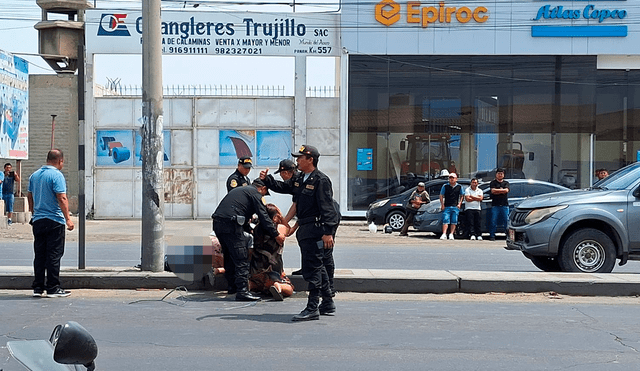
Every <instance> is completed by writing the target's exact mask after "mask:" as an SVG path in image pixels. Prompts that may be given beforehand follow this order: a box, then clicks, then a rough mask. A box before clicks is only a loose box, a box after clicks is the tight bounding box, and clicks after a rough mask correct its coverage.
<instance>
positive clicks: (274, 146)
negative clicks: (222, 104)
mask: <svg viewBox="0 0 640 371" xmlns="http://www.w3.org/2000/svg"><path fill="white" fill-rule="evenodd" d="M291 146H292V144H291V132H290V131H288V130H220V166H236V165H237V164H238V159H239V158H240V157H244V156H249V157H251V158H253V162H254V165H256V166H260V167H266V166H278V163H279V162H280V160H282V159H285V158H289V157H291Z"/></svg>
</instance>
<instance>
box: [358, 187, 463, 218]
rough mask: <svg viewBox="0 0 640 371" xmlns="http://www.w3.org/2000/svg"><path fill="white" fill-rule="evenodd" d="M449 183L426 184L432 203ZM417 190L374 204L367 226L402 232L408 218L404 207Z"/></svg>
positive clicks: (408, 190) (371, 206)
mask: <svg viewBox="0 0 640 371" xmlns="http://www.w3.org/2000/svg"><path fill="white" fill-rule="evenodd" d="M447 182H448V180H447V179H434V180H430V181H428V182H425V183H424V188H425V190H426V191H427V192H428V193H429V198H431V200H432V201H433V200H437V199H438V196H439V195H440V189H441V188H442V185H443V184H445V183H447ZM458 183H459V184H462V185H464V186H468V185H469V184H471V180H470V179H458ZM416 188H417V187H411V188H409V189H407V190H406V191H403V192H402V193H400V194H397V195H394V196H391V197H387V198H383V199H381V200H378V201H375V202H372V203H371V204H370V205H369V209H368V210H367V224H371V222H373V223H375V224H378V225H384V224H389V226H390V227H391V229H393V230H394V231H399V230H401V229H402V227H403V226H404V221H405V217H406V211H405V209H404V205H405V204H406V203H407V201H409V196H411V192H413V191H415V189H416ZM423 207H424V206H423Z"/></svg>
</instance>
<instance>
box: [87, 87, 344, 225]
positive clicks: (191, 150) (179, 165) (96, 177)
mask: <svg viewBox="0 0 640 371" xmlns="http://www.w3.org/2000/svg"><path fill="white" fill-rule="evenodd" d="M338 108H339V99H338V98H307V115H306V120H307V138H309V139H308V142H309V144H313V145H315V146H317V147H318V149H319V150H320V153H321V154H322V156H321V158H320V163H319V168H320V169H321V170H322V171H324V172H325V173H327V174H328V175H329V176H330V177H331V179H332V181H333V187H334V196H335V198H336V199H339V185H340V182H339V177H340V175H339V172H340V169H339V160H340V146H339V144H340V135H339V127H340V123H339V109H338ZM141 116H142V113H141V100H140V99H136V98H122V97H101V98H96V99H95V117H94V120H93V122H95V123H96V124H95V127H93V128H88V130H90V131H91V132H92V133H93V139H92V143H93V145H91V146H88V147H90V148H95V146H96V143H97V138H96V135H95V134H96V131H97V130H129V129H130V130H138V129H139V127H140V123H139V118H140V117H141ZM293 128H294V99H293V98H292V97H286V98H273V97H260V98H254V97H251V98H244V97H234V98H226V97H225V98H211V97H187V98H185V97H173V98H165V100H164V129H165V130H169V131H170V133H171V144H170V145H171V151H170V152H171V153H170V157H171V158H170V163H171V165H170V166H168V167H167V166H165V177H164V178H165V184H164V188H165V217H166V218H209V217H210V215H211V213H212V212H213V211H214V210H215V207H216V205H217V204H218V202H219V201H220V200H221V199H222V197H224V196H225V195H226V193H227V192H226V188H225V181H226V179H227V177H228V176H229V175H230V174H231V173H232V172H233V171H234V169H235V166H221V165H220V162H219V150H220V149H219V143H220V140H219V132H220V130H230V129H233V130H290V131H291V132H292V141H291V143H292V146H293V149H294V150H295V148H297V146H299V145H301V144H303V143H294V142H293ZM95 158H96V156H95V154H94V155H92V160H91V161H92V163H93V166H92V169H91V171H90V172H89V173H90V174H92V176H91V177H90V178H92V183H91V184H92V186H93V192H87V194H91V193H93V194H94V197H93V211H94V216H95V218H97V219H100V218H139V217H140V216H141V203H142V201H141V197H142V196H141V180H142V175H141V169H140V168H139V167H134V166H129V167H105V166H96V164H95ZM262 169H263V168H260V167H256V168H254V169H253V170H252V171H251V173H250V174H249V177H250V178H255V177H257V176H258V175H259V172H260V170H262ZM274 170H275V167H274V168H271V172H273V171H274ZM267 202H273V203H275V204H277V205H278V206H279V207H280V208H281V209H282V210H283V212H286V210H287V209H288V207H289V205H290V203H291V197H290V196H285V195H277V194H272V196H270V197H268V199H267Z"/></svg>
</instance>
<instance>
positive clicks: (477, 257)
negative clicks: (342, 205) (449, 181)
mask: <svg viewBox="0 0 640 371" xmlns="http://www.w3.org/2000/svg"><path fill="white" fill-rule="evenodd" d="M397 239H400V238H399V237H394V236H389V243H388V244H381V243H380V242H376V243H373V244H370V245H369V244H362V243H358V244H356V243H353V242H349V243H346V242H342V241H340V240H338V241H337V244H336V247H335V251H334V254H335V255H334V257H335V260H336V266H337V268H339V269H409V270H470V271H496V272H539V271H540V270H539V269H538V268H536V267H535V266H534V265H533V264H531V262H530V261H529V260H528V259H527V258H525V257H524V256H523V255H522V254H521V253H519V252H516V251H507V250H505V249H504V248H503V247H501V246H500V241H497V242H496V243H490V242H486V243H485V242H484V241H482V242H474V241H453V242H450V241H446V242H445V241H439V240H437V239H435V238H431V237H410V239H415V240H416V241H412V243H411V244H407V243H404V244H394V241H395V240H397ZM502 242H504V241H502ZM0 244H1V245H0V257H2V259H1V261H0V265H4V266H31V265H32V264H33V251H32V250H33V246H32V243H31V242H26V241H20V242H7V241H2V242H0ZM140 251H141V247H140V242H129V241H116V242H112V243H108V242H88V243H87V251H86V259H87V260H86V264H87V267H132V266H136V265H138V264H140V255H141V254H140ZM284 265H285V267H287V268H298V267H299V266H300V250H299V248H298V245H297V244H296V243H295V239H294V240H292V241H288V242H287V244H286V246H285V251H284ZM62 266H63V267H77V266H78V244H77V242H73V241H72V242H68V243H67V248H66V252H65V255H64V257H63V259H62ZM613 271H614V272H615V273H640V262H634V261H630V262H629V263H627V264H626V265H624V266H622V267H620V266H616V267H615V268H614V270H613Z"/></svg>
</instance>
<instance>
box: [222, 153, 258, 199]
mask: <svg viewBox="0 0 640 371" xmlns="http://www.w3.org/2000/svg"><path fill="white" fill-rule="evenodd" d="M252 166H253V163H252V161H251V157H247V156H244V157H240V158H239V159H238V168H237V169H236V171H234V172H233V174H231V175H230V176H229V178H227V192H230V191H231V190H232V189H234V188H236V187H244V186H247V185H249V184H251V180H249V177H248V176H247V175H249V172H250V171H251V167H252Z"/></svg>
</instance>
